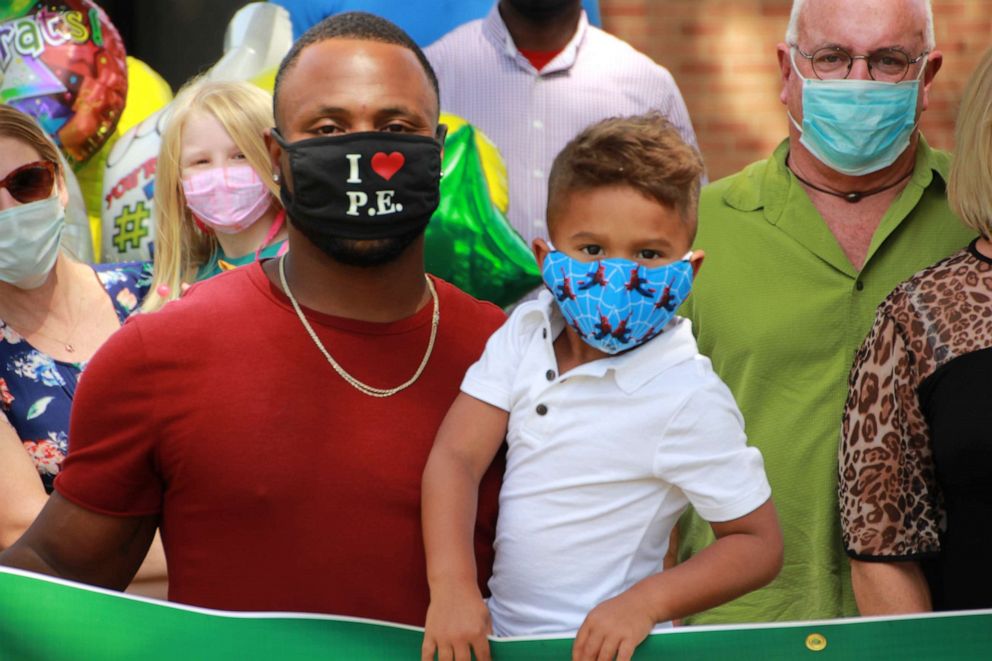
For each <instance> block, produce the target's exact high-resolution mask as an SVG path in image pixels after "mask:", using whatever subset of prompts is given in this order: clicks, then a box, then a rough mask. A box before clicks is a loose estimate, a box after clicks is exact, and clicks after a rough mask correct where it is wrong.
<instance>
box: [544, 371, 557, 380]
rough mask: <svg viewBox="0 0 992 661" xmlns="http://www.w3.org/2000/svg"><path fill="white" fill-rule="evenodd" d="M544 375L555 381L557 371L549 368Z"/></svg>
mask: <svg viewBox="0 0 992 661" xmlns="http://www.w3.org/2000/svg"><path fill="white" fill-rule="evenodd" d="M544 376H546V377H548V381H554V380H555V371H554V370H548V371H547V372H546V373H545V374H544Z"/></svg>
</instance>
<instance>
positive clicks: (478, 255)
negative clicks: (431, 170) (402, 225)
mask: <svg viewBox="0 0 992 661" xmlns="http://www.w3.org/2000/svg"><path fill="white" fill-rule="evenodd" d="M476 133H477V132H476V130H475V128H474V127H473V126H472V125H471V124H464V125H463V126H462V127H461V128H459V129H458V130H457V131H454V132H449V133H448V137H447V138H446V139H445V141H444V159H443V161H442V165H441V167H442V170H443V171H444V176H443V177H442V178H441V204H440V206H438V208H437V211H435V212H434V216H433V217H432V218H431V222H430V224H428V225H427V237H426V241H425V244H426V248H425V250H426V255H425V259H426V262H427V270H428V271H429V272H431V273H433V274H434V275H437V276H439V277H441V278H444V279H445V280H447V281H448V282H451V283H452V284H454V285H456V286H458V287H459V288H461V289H462V290H464V291H466V292H468V293H469V294H472V295H473V296H475V297H476V298H481V299H485V300H487V301H492V302H493V303H495V304H497V305H499V306H501V307H505V306H507V305H510V304H512V303H515V302H516V301H518V300H519V299H520V297H522V296H523V295H524V294H526V293H527V292H529V291H530V290H532V289H534V288H535V287H537V286H538V285H540V284H541V273H540V270H539V269H538V267H537V262H536V261H535V260H534V256H533V254H532V253H531V251H530V249H529V248H528V247H527V244H526V243H525V242H524V240H523V239H522V238H521V237H520V235H519V234H517V232H516V230H514V229H513V228H512V227H511V226H510V223H509V222H508V221H507V219H506V216H504V215H503V213H502V212H501V211H500V210H499V209H497V208H496V206H495V205H494V204H493V202H492V198H491V197H490V195H489V186H488V185H487V183H486V178H485V175H484V173H483V170H482V161H481V159H480V156H479V148H478V141H477V135H476Z"/></svg>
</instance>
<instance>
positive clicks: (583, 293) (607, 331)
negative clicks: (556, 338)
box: [541, 251, 693, 354]
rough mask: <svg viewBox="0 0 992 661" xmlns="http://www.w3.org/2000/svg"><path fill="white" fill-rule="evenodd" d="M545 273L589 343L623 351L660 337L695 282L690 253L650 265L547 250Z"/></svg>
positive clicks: (575, 327)
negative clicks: (589, 259) (584, 258)
mask: <svg viewBox="0 0 992 661" xmlns="http://www.w3.org/2000/svg"><path fill="white" fill-rule="evenodd" d="M541 275H542V276H543V278H544V284H546V285H547V286H548V289H550V290H551V293H552V294H553V295H554V297H555V301H556V302H557V303H558V308H559V309H560V310H561V313H562V315H563V316H564V317H565V321H566V323H568V325H569V326H571V327H572V329H573V330H574V331H575V332H576V333H578V334H579V337H581V338H582V339H583V341H585V342H586V343H587V344H589V345H591V346H593V347H595V348H596V349H599V350H600V351H603V352H605V353H609V354H615V353H619V352H621V351H626V350H627V349H633V348H634V347H636V346H639V345H641V344H644V343H645V342H647V341H648V340H650V339H652V338H654V337H657V336H658V335H659V334H660V333H661V332H662V330H663V329H664V328H665V325H666V324H667V323H668V322H669V321H670V320H671V319H672V317H673V316H675V311H676V310H677V309H678V307H679V305H681V304H682V301H684V300H685V299H686V297H687V296H688V295H689V290H690V289H691V288H692V276H693V271H692V264H690V263H689V255H686V256H685V257H683V258H682V259H681V260H679V261H677V262H672V263H671V264H666V265H664V266H658V267H655V268H647V267H645V266H642V265H641V264H638V263H637V262H635V261H632V260H629V259H601V260H597V261H595V262H580V261H579V260H577V259H573V258H572V257H569V256H568V255H566V254H565V253H563V252H559V251H554V252H550V253H548V256H547V257H545V259H544V265H543V268H542V273H541Z"/></svg>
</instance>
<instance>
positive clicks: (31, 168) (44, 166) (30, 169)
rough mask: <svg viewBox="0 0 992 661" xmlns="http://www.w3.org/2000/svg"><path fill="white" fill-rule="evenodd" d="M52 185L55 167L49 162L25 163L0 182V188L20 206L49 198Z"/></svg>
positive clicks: (53, 183)
mask: <svg viewBox="0 0 992 661" xmlns="http://www.w3.org/2000/svg"><path fill="white" fill-rule="evenodd" d="M54 185H55V165H54V164H53V163H52V162H51V161H36V162H34V163H27V164H25V165H22V166H21V167H19V168H17V169H16V170H13V171H11V172H10V174H8V175H7V176H6V177H4V178H3V180H2V181H0V188H6V189H7V190H8V191H9V192H10V196H11V197H13V198H14V199H15V200H17V201H18V202H20V203H21V204H27V203H28V202H37V201H38V200H44V199H46V198H48V197H51V195H52V187H53V186H54Z"/></svg>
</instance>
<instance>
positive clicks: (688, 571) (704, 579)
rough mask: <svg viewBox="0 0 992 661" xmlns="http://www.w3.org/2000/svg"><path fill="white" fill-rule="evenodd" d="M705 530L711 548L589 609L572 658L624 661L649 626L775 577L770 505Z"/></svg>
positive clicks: (777, 545) (778, 555)
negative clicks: (709, 533)
mask: <svg viewBox="0 0 992 661" xmlns="http://www.w3.org/2000/svg"><path fill="white" fill-rule="evenodd" d="M710 526H711V527H712V528H713V532H714V533H715V535H716V541H715V542H714V543H713V544H711V545H710V546H708V547H706V548H705V549H703V550H702V551H700V552H699V553H697V554H696V555H694V556H693V557H691V558H689V559H688V560H686V561H685V562H683V563H682V564H680V565H676V566H675V567H673V568H671V569H666V570H665V571H663V572H661V573H660V574H655V575H653V576H649V577H648V578H646V579H644V580H642V581H640V582H638V583H636V584H635V585H634V586H633V587H631V588H630V589H629V590H627V591H626V592H623V593H622V594H620V595H619V596H617V597H614V598H613V599H610V600H608V601H604V602H603V603H601V604H600V605H598V606H596V607H595V608H594V609H592V611H590V612H589V615H588V616H586V619H585V622H583V623H582V627H581V628H580V629H579V632H578V634H577V635H576V637H575V644H574V645H573V648H572V659H573V660H579V659H582V660H585V659H590V660H592V659H613V658H614V657H615V658H616V659H617V661H626V660H629V659H630V658H631V656H632V655H633V653H634V649H635V648H636V647H637V646H638V645H639V644H640V643H641V641H643V640H644V639H645V638H646V637H647V635H648V634H649V633H651V629H652V628H653V627H654V626H655V624H657V623H659V622H667V621H668V620H673V619H676V618H681V617H685V616H686V615H691V614H693V613H698V612H700V611H703V610H706V609H707V608H712V607H714V606H718V605H719V604H722V603H725V602H727V601H730V600H731V599H735V598H736V597H739V596H741V595H742V594H745V593H747V592H750V591H751V590H755V589H757V588H759V587H761V586H762V585H765V584H766V583H768V582H769V581H771V580H772V579H773V578H775V576H776V575H778V572H779V570H780V569H781V568H782V531H781V530H780V528H779V525H778V516H777V515H776V513H775V506H774V505H773V504H772V501H771V500H768V501H766V502H765V503H764V504H763V505H761V506H760V507H758V509H756V510H754V511H753V512H751V513H750V514H746V515H745V516H742V517H740V518H738V519H734V520H732V521H726V522H723V523H711V524H710Z"/></svg>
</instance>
